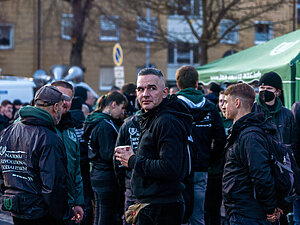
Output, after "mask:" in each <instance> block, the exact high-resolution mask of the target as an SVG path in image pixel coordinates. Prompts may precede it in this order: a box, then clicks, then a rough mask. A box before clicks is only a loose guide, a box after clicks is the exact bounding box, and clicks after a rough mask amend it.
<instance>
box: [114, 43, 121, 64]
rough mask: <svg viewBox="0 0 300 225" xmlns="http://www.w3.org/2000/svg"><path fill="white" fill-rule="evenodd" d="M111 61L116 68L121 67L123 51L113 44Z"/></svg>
mask: <svg viewBox="0 0 300 225" xmlns="http://www.w3.org/2000/svg"><path fill="white" fill-rule="evenodd" d="M113 60H114V63H115V64H116V66H121V65H122V63H123V50H122V48H121V45H120V44H119V43H117V44H115V46H114V49H113Z"/></svg>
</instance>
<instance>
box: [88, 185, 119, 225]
mask: <svg viewBox="0 0 300 225" xmlns="http://www.w3.org/2000/svg"><path fill="white" fill-rule="evenodd" d="M93 191H94V194H95V218H94V225H119V224H122V220H121V215H120V214H119V213H118V210H119V196H120V195H119V194H118V191H117V190H115V189H113V188H112V190H111V191H107V192H103V190H102V189H101V188H100V189H98V188H95V187H93Z"/></svg>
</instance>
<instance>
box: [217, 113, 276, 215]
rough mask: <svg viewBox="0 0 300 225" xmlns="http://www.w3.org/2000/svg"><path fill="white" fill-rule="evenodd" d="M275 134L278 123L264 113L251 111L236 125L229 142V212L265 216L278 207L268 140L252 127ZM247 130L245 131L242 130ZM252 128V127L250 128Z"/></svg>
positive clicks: (226, 200) (226, 187)
mask: <svg viewBox="0 0 300 225" xmlns="http://www.w3.org/2000/svg"><path fill="white" fill-rule="evenodd" d="M253 127H254V128H256V129H262V130H268V132H269V133H271V134H275V133H276V127H275V126H274V124H272V123H270V122H268V121H266V120H265V118H264V115H263V114H262V113H249V114H247V115H245V116H243V117H242V118H240V119H239V120H238V121H236V123H235V124H234V125H233V128H232V132H231V134H230V135H229V137H228V140H227V141H228V142H227V145H226V147H225V148H226V162H225V167H224V173H223V200H224V205H225V208H226V211H227V214H228V215H231V214H233V213H237V214H240V215H243V216H245V217H250V218H254V219H260V220H264V219H266V215H267V214H272V213H273V212H274V210H275V208H276V207H277V201H276V192H275V183H274V182H275V181H274V178H273V177H272V175H271V167H270V164H269V159H270V156H269V152H268V141H267V139H266V137H264V136H263V135H262V134H261V133H259V132H257V131H255V130H251V129H250V128H253ZM244 129H247V132H246V131H245V133H243V135H241V132H242V131H243V130H244ZM248 129H249V130H248Z"/></svg>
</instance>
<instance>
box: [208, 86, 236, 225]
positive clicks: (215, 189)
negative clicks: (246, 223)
mask: <svg viewBox="0 0 300 225" xmlns="http://www.w3.org/2000/svg"><path fill="white" fill-rule="evenodd" d="M224 97H225V95H224V91H221V92H220V93H219V109H220V113H219V114H220V117H221V119H222V124H223V126H224V130H225V135H226V137H227V136H228V131H229V129H230V128H231V127H232V120H231V119H226V117H225V111H224V110H222V107H223V104H224ZM224 147H225V146H224ZM224 163H225V151H224V152H223V154H222V155H221V156H220V157H219V158H218V159H216V161H215V162H213V163H212V164H211V165H210V166H209V167H208V179H207V190H206V193H205V224H206V225H215V224H216V225H217V224H221V210H220V208H221V205H222V176H223V168H224Z"/></svg>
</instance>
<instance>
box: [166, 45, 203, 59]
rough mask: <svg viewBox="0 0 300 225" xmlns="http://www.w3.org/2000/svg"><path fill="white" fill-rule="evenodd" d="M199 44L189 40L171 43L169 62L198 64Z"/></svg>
mask: <svg viewBox="0 0 300 225" xmlns="http://www.w3.org/2000/svg"><path fill="white" fill-rule="evenodd" d="M198 62H199V46H198V45H196V44H190V43H187V42H177V43H169V46H168V63H169V64H198Z"/></svg>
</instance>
